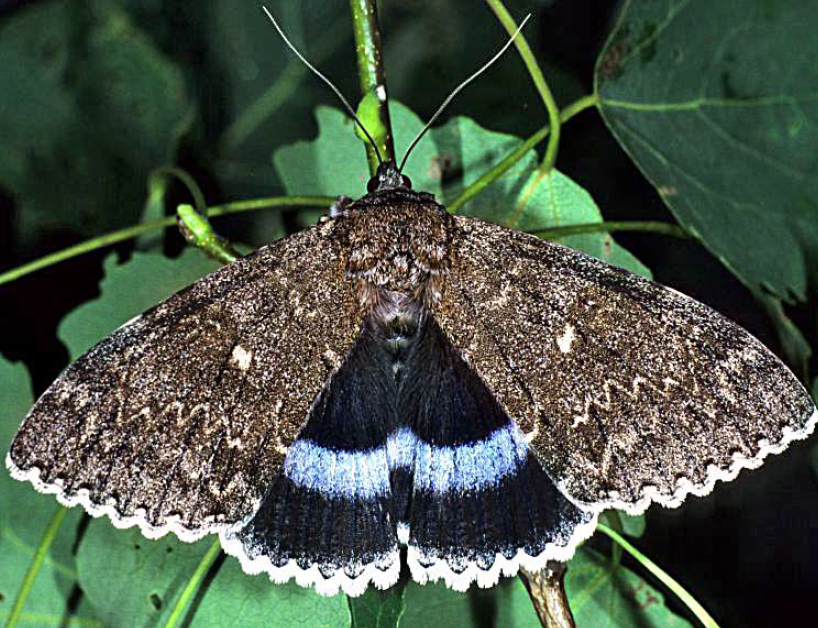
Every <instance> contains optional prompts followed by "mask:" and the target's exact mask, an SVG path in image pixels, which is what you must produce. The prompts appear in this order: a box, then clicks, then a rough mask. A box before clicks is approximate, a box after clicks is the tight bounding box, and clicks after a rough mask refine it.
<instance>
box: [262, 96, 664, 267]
mask: <svg viewBox="0 0 818 628" xmlns="http://www.w3.org/2000/svg"><path fill="white" fill-rule="evenodd" d="M316 117H317V119H318V128H319V133H318V138H317V139H316V140H314V141H310V142H298V143H296V144H293V145H292V146H286V147H284V148H281V149H279V150H278V151H276V153H275V155H274V158H273V161H274V163H275V166H276V169H277V171H278V173H279V175H280V176H281V179H282V181H283V182H284V185H285V188H286V189H287V191H288V192H289V193H291V194H304V193H309V194H329V195H341V194H345V195H347V196H351V197H358V196H361V195H362V194H363V193H364V191H365V190H366V182H367V180H368V179H369V173H368V170H367V164H366V159H365V156H364V152H363V147H362V146H361V143H360V141H359V140H358V139H356V137H355V135H354V133H353V129H354V127H353V125H352V122H351V121H350V120H349V118H348V117H347V116H346V115H345V114H343V113H341V112H340V111H337V110H335V109H329V108H327V107H319V108H318V109H317V111H316ZM390 117H391V118H392V123H393V130H394V135H395V145H396V146H397V147H398V149H397V150H398V151H400V149H401V147H406V146H408V145H409V143H410V142H411V141H412V139H413V138H414V137H415V136H416V135H417V133H418V132H419V131H420V129H421V128H422V127H423V124H422V122H421V121H420V119H418V117H417V116H416V115H415V114H414V113H412V112H411V111H410V110H409V109H408V108H407V107H405V106H403V105H401V104H400V103H397V102H395V101H392V103H391V109H390ZM520 143H521V140H520V139H519V138H516V137H514V136H512V135H508V134H505V133H496V132H494V131H489V130H487V129H484V128H483V127H481V126H480V125H479V124H477V123H476V122H474V121H473V120H471V119H469V118H464V117H456V118H453V119H451V120H450V121H449V122H447V123H446V124H444V125H443V126H441V127H439V128H435V129H433V130H432V132H431V138H427V139H426V140H424V141H422V142H421V143H420V144H418V146H417V148H416V149H415V151H414V152H413V153H412V155H411V157H410V158H409V161H408V162H407V166H406V169H405V173H406V174H407V175H408V176H409V178H410V179H411V180H412V184H413V187H414V189H416V190H423V191H426V192H432V193H434V194H436V195H437V196H438V198H440V199H441V200H442V202H443V203H444V204H445V203H446V201H448V200H452V199H453V198H455V197H456V196H457V195H458V194H459V193H460V192H461V191H462V190H463V189H464V188H465V187H466V186H468V185H469V184H471V183H473V182H474V181H475V180H476V179H477V178H478V177H479V176H480V175H481V174H482V173H483V172H485V171H486V170H487V169H488V168H490V167H492V166H493V165H495V164H497V163H498V162H499V161H500V160H502V159H503V158H504V157H505V156H506V155H507V154H508V153H509V152H510V151H512V150H513V149H514V148H516V147H517V146H518V145H519V144H520ZM537 164H538V159H537V154H536V153H535V152H534V151H533V150H532V151H530V152H529V153H528V154H527V155H525V156H524V157H523V159H521V160H520V161H519V162H518V163H517V164H515V165H514V167H513V168H512V169H511V170H509V172H507V173H506V175H505V176H504V177H502V178H500V179H499V180H497V181H495V182H493V183H492V184H491V185H489V186H488V187H487V188H486V189H485V190H484V191H483V192H482V193H481V194H479V195H478V196H477V197H475V198H474V199H472V200H471V201H470V202H469V203H467V204H466V206H465V208H464V210H463V212H462V213H463V214H466V215H471V216H476V217H478V218H482V219H483V220H487V221H490V222H494V223H497V224H502V225H506V226H509V227H514V228H517V229H521V230H524V231H536V230H540V229H545V228H548V227H558V226H566V225H576V224H594V223H598V222H600V221H601V220H602V215H601V213H600V211H599V208H598V207H597V206H596V204H595V203H594V201H593V199H592V198H591V196H590V194H588V192H587V191H585V190H584V189H582V188H581V187H580V186H579V185H578V184H576V183H575V182H573V181H571V179H569V178H568V177H567V176H565V175H564V174H562V173H561V172H558V171H556V170H555V171H551V172H549V173H541V172H540V171H539V170H538V169H537ZM314 217H315V215H313V218H314ZM561 242H562V243H563V244H565V245H567V246H571V247H574V248H578V249H580V250H582V251H584V252H586V253H588V254H590V255H594V256H596V257H599V258H600V259H603V260H605V261H608V262H610V263H612V264H617V265H620V266H623V267H624V268H627V269H628V270H631V271H633V272H639V273H642V274H644V275H647V274H649V271H648V270H647V268H645V267H644V266H643V265H642V264H640V263H639V262H638V260H636V258H634V257H633V256H632V255H631V254H630V253H628V252H627V251H626V250H625V249H623V248H622V247H620V246H619V245H618V244H616V242H615V241H614V240H613V238H612V237H611V236H610V235H609V234H589V235H580V236H571V237H568V238H563V239H562V240H561Z"/></svg>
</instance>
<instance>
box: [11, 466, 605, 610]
mask: <svg viewBox="0 0 818 628" xmlns="http://www.w3.org/2000/svg"><path fill="white" fill-rule="evenodd" d="M6 467H7V469H8V471H9V474H10V475H11V477H13V478H14V479H15V480H20V481H23V482H29V483H31V485H32V486H33V487H34V489H35V490H36V491H37V492H39V493H44V494H47V495H54V496H55V497H56V498H57V501H58V502H59V503H60V504H61V505H63V506H65V507H68V508H72V507H74V506H82V508H83V509H84V510H85V511H86V512H87V513H88V514H89V515H91V516H92V517H103V516H105V517H108V518H109V519H110V520H111V523H113V525H114V527H116V528H119V529H127V528H132V527H134V526H136V527H138V528H139V530H140V532H141V533H142V534H143V535H144V536H145V537H147V538H149V539H154V540H155V539H158V538H161V537H163V536H165V535H166V534H168V533H169V532H171V533H173V534H174V535H175V536H176V537H177V538H178V539H179V540H180V541H183V542H185V543H193V542H195V541H198V540H200V539H202V538H203V537H205V536H207V535H209V534H218V535H219V539H220V542H221V546H222V549H223V550H224V551H225V553H226V554H229V555H230V556H234V557H236V558H237V559H238V561H239V563H240V564H241V568H242V570H243V571H244V572H245V573H246V574H248V575H257V574H260V573H266V574H267V575H268V577H269V578H270V580H271V581H272V582H274V583H276V584H282V583H284V582H287V581H289V580H295V582H296V583H297V584H299V585H300V586H303V587H314V588H315V590H316V592H317V593H319V594H320V595H325V596H332V595H336V594H337V593H338V592H339V591H342V592H343V593H345V594H346V595H349V596H350V597H357V596H359V595H362V594H363V593H364V592H365V591H366V589H367V587H368V586H369V585H370V583H371V584H373V585H374V586H375V587H377V588H378V589H388V588H389V587H391V586H392V585H394V584H395V583H396V582H397V581H398V578H399V577H400V560H399V559H398V551H397V550H395V552H394V553H393V554H392V555H393V556H394V560H393V561H392V564H391V565H390V566H389V568H388V569H385V570H384V569H379V568H378V566H377V565H376V564H375V563H370V564H368V565H367V566H366V567H364V570H363V571H362V572H361V573H360V574H359V575H358V576H357V577H355V578H351V577H349V576H347V575H346V574H345V573H344V572H343V571H338V572H336V573H335V574H333V575H332V576H331V577H329V578H325V577H324V576H323V575H321V572H320V570H319V567H318V565H317V564H313V565H310V566H309V567H308V568H306V569H304V568H302V567H300V566H299V565H298V564H297V563H296V562H295V561H292V560H290V561H288V562H287V563H286V564H284V565H283V566H281V567H277V566H275V565H273V563H272V561H271V560H270V559H269V558H267V557H266V556H258V557H255V558H253V557H250V556H249V555H248V554H247V551H246V550H245V548H244V544H243V543H242V542H241V540H240V539H239V538H237V536H236V535H237V533H238V531H239V530H240V529H241V528H242V527H244V525H245V524H246V523H247V521H249V520H250V519H251V518H252V516H253V514H255V510H256V509H257V507H258V505H256V508H254V509H253V513H252V514H250V515H249V516H248V517H247V519H246V520H244V521H239V522H235V523H213V524H211V525H209V526H203V527H202V528H199V529H196V530H191V529H189V528H185V527H184V526H183V525H181V523H180V522H179V520H178V519H176V518H169V520H168V521H167V523H165V524H164V525H161V526H155V525H153V524H151V523H149V522H148V521H147V519H146V518H145V513H144V511H137V513H136V514H134V515H128V516H123V515H122V514H120V513H119V512H118V511H117V510H116V507H115V506H114V504H113V503H108V504H97V503H94V502H92V501H91V499H90V497H89V494H88V491H86V490H80V491H78V492H77V493H75V494H73V495H68V494H67V493H66V492H65V489H64V488H63V487H62V486H61V485H60V483H46V482H43V481H42V480H41V479H40V470H39V469H37V468H32V469H29V470H23V469H20V468H19V467H17V465H15V464H14V462H13V461H12V459H11V456H10V455H8V454H7V455H6ZM591 514H592V516H591V518H590V519H589V520H588V521H587V522H586V523H583V524H581V525H579V526H577V527H576V528H575V529H574V532H573V534H572V535H571V537H570V539H569V540H568V543H566V544H565V545H557V544H549V545H547V546H546V548H545V549H544V550H543V551H542V552H541V553H540V554H538V555H536V556H531V555H529V554H528V553H526V552H525V550H523V549H519V550H518V551H517V553H516V554H515V555H514V556H512V557H511V558H506V557H505V556H503V555H502V554H499V553H498V554H497V555H496V556H495V560H494V563H493V564H492V566H491V568H490V569H488V570H485V569H481V568H480V567H478V566H477V564H476V563H474V562H469V564H468V565H467V567H466V569H465V571H463V572H461V573H456V572H455V571H454V570H453V569H452V568H451V566H450V565H449V564H448V562H447V561H446V560H445V559H443V560H440V561H438V562H436V563H434V564H432V565H429V566H423V565H421V564H420V555H419V552H418V550H417V549H416V548H414V547H412V546H411V545H409V546H408V551H407V562H408V565H409V571H410V573H411V574H412V578H413V579H414V580H415V581H416V582H418V583H419V584H426V583H427V582H435V581H438V580H443V582H444V583H445V584H446V586H448V587H449V588H451V589H453V590H455V591H460V592H462V591H466V590H467V589H468V588H469V586H471V584H472V583H475V582H476V583H477V585H478V586H479V587H482V588H488V587H492V586H494V585H495V584H497V582H498V581H499V580H500V576H501V575H504V576H514V575H516V574H517V572H518V571H519V570H520V568H521V567H522V568H524V569H527V570H529V571H539V570H541V569H543V568H544V567H545V566H546V563H547V562H548V561H549V560H557V561H560V562H566V561H568V560H570V559H571V557H572V556H573V555H574V553H575V552H576V549H577V547H579V545H580V544H581V543H582V542H583V541H585V540H586V539H588V538H589V537H590V536H591V535H592V534H593V533H594V531H595V530H596V526H597V513H595V512H591ZM408 532H409V531H408V530H407V529H404V530H401V531H400V534H399V537H400V540H401V542H404V543H405V540H404V539H406V538H408ZM387 556H389V555H387Z"/></svg>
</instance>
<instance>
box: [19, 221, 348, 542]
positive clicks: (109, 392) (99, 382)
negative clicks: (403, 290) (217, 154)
mask: <svg viewBox="0 0 818 628" xmlns="http://www.w3.org/2000/svg"><path fill="white" fill-rule="evenodd" d="M328 228H329V227H327V229H328ZM342 267H343V265H342V262H341V260H340V258H339V253H338V251H337V250H336V249H335V247H334V245H333V244H332V242H331V240H330V239H329V238H328V237H327V233H325V229H324V227H323V226H319V227H317V228H315V229H310V230H308V231H305V232H302V233H300V234H297V235H295V236H292V237H290V238H287V239H285V240H282V241H280V242H277V243H275V244H272V245H270V246H268V247H265V248H263V249H261V250H259V251H257V252H256V253H254V254H252V255H249V256H247V257H246V258H243V259H240V260H238V261H237V262H235V263H233V264H230V265H229V266H226V267H225V268H223V269H221V270H219V271H217V272H215V273H213V274H211V275H208V276H207V277H205V278H204V279H202V280H200V281H198V282H196V283H194V284H193V285H191V286H190V287H188V288H187V289H185V290H183V291H181V292H179V293H177V294H176V295H174V296H172V297H170V298H169V299H168V300H166V301H164V302H163V303H161V304H160V305H158V306H156V307H155V308H153V309H152V310H149V311H148V312H146V313H145V314H143V315H142V316H140V317H139V318H137V319H135V320H134V321H132V322H130V323H128V324H126V325H125V326H123V327H122V328H120V329H118V330H117V331H116V332H114V333H113V334H112V335H111V336H109V337H107V338H106V339H105V340H103V341H102V342H100V343H99V344H97V345H96V346H95V347H93V348H92V349H91V350H89V351H88V352H87V353H86V354H85V355H83V356H82V357H81V358H79V359H78V360H77V361H76V362H74V363H73V364H72V365H71V366H70V367H68V369H66V371H65V372H64V373H63V374H62V375H61V376H60V378H59V379H58V380H57V381H56V382H55V383H54V384H53V385H52V386H51V387H50V388H49V389H48V390H47V391H46V392H45V393H44V394H43V395H42V397H41V398H40V399H39V401H38V402H37V403H36V405H35V406H34V407H33V409H32V410H31V412H30V413H29V415H28V416H27V417H26V419H25V422H24V423H23V425H22V427H21V428H20V430H19V432H18V434H17V436H16V437H15V439H14V441H13V443H12V446H11V451H10V453H9V457H8V465H9V468H10V469H11V471H12V473H13V475H14V476H15V477H18V478H20V479H27V480H30V481H31V482H32V483H33V484H34V485H35V486H36V487H37V488H38V489H39V490H41V491H45V492H49V493H56V494H57V497H58V499H60V500H61V501H62V502H63V503H65V504H68V505H74V504H76V503H81V504H82V505H83V506H85V508H86V509H87V510H88V511H89V512H91V513H92V514H94V515H100V514H108V515H109V516H110V517H111V518H112V519H113V520H114V522H115V523H117V524H119V525H121V526H128V525H133V524H138V525H139V526H140V527H141V528H142V530H143V532H144V533H146V534H147V535H149V536H158V535H161V534H164V533H165V532H167V531H169V530H170V531H173V532H175V533H176V534H177V535H179V536H180V537H181V538H183V539H186V540H191V539H193V538H197V537H199V536H201V535H202V534H205V533H207V532H211V531H215V530H216V529H222V528H224V527H226V526H229V525H232V524H235V523H236V522H240V521H243V520H245V519H246V518H247V517H248V516H249V515H250V514H252V512H253V511H254V510H255V508H256V506H257V504H258V502H259V500H260V498H261V497H262V495H263V494H264V491H265V490H266V489H267V485H268V483H269V482H270V480H271V478H272V477H273V476H274V475H275V473H276V471H277V470H278V469H279V467H280V466H281V464H282V462H283V460H284V454H285V452H286V448H287V447H288V446H289V445H290V444H291V443H292V442H293V440H294V438H295V435H296V434H297V432H298V430H299V429H300V427H301V425H302V424H303V422H304V420H305V419H306V416H307V414H308V412H309V408H310V404H311V403H312V401H313V400H314V398H315V397H316V395H317V394H318V393H319V392H320V390H321V389H322V387H323V385H324V383H325V382H326V381H327V380H328V378H329V377H330V375H331V374H332V373H333V372H334V371H335V370H336V369H337V368H338V367H339V366H340V364H341V362H342V360H343V359H344V357H345V356H346V354H347V353H348V351H349V349H350V348H351V347H352V346H353V343H354V341H355V338H356V337H357V335H358V333H359V330H360V324H361V320H360V317H359V315H358V314H357V312H358V308H357V301H356V294H355V291H354V286H353V285H352V284H351V283H350V282H346V281H343V275H342Z"/></svg>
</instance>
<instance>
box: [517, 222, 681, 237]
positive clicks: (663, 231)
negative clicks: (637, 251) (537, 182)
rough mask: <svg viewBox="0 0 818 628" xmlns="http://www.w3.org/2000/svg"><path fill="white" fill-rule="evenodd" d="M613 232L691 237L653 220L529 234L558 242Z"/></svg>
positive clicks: (569, 226) (575, 226) (571, 226)
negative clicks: (570, 237)
mask: <svg viewBox="0 0 818 628" xmlns="http://www.w3.org/2000/svg"><path fill="white" fill-rule="evenodd" d="M614 231H647V232H649V233H655V234H658V235H665V236H671V237H674V238H683V239H688V238H692V237H693V236H691V235H690V234H689V233H688V232H687V231H685V230H684V229H682V228H681V227H679V226H678V225H672V224H670V223H669V222H658V221H653V220H623V221H610V222H595V223H590V224H584V225H566V226H564V227H551V228H550V229H541V230H539V231H531V232H530V233H531V234H533V235H535V236H537V237H539V238H542V239H543V240H558V239H560V238H564V237H567V236H572V235H582V234H586V233H603V232H608V233H613V232H614Z"/></svg>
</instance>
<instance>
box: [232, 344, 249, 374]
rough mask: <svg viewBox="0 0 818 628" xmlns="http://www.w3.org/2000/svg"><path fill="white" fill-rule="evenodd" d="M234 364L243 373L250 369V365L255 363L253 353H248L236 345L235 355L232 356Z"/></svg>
mask: <svg viewBox="0 0 818 628" xmlns="http://www.w3.org/2000/svg"><path fill="white" fill-rule="evenodd" d="M231 358H232V360H233V364H235V365H236V366H237V367H239V368H240V369H241V370H242V371H246V370H247V369H249V368H250V363H251V362H252V361H253V352H252V351H248V350H247V349H245V348H244V347H242V346H241V345H236V346H235V347H234V348H233V355H232V356H231Z"/></svg>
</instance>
